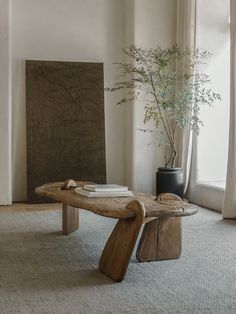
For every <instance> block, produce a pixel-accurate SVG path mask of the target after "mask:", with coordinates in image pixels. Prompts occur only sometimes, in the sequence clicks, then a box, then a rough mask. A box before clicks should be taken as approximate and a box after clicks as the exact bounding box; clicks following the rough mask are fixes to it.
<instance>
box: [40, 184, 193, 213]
mask: <svg viewBox="0 0 236 314" xmlns="http://www.w3.org/2000/svg"><path fill="white" fill-rule="evenodd" d="M83 184H87V182H81V181H77V185H81V186H82V185H83ZM62 185H63V182H55V183H48V184H45V185H43V186H40V187H37V188H36V193H38V194H40V195H42V196H46V197H50V198H52V199H54V200H56V201H57V202H61V203H64V204H68V205H70V206H72V207H77V208H83V209H86V210H89V211H92V212H94V213H96V214H98V215H101V216H105V217H111V218H118V219H120V218H121V219H123V218H124V219H125V218H132V217H134V216H135V213H134V212H133V211H131V210H130V209H129V208H127V204H128V203H129V202H131V201H132V200H138V201H140V202H141V203H143V204H144V206H145V209H146V214H145V217H146V218H148V217H162V216H170V217H172V216H175V217H181V216H189V215H193V214H195V213H197V211H198V207H197V206H195V205H193V204H189V203H183V206H182V205H181V206H179V205H177V206H176V205H173V206H171V204H169V205H168V206H165V205H162V204H158V203H157V202H156V200H155V196H152V195H149V194H143V193H134V195H133V197H115V198H112V197H109V198H88V197H85V196H82V195H79V194H77V193H76V192H75V191H74V190H61V187H62Z"/></svg>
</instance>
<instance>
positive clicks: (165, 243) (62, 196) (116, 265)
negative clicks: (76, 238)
mask: <svg viewBox="0 0 236 314" xmlns="http://www.w3.org/2000/svg"><path fill="white" fill-rule="evenodd" d="M76 183H77V186H83V185H84V184H86V183H87V182H79V181H77V182H76ZM62 186H63V182H56V183H48V184H45V185H42V186H40V187H37V188H36V190H35V191H36V193H37V194H39V195H41V196H46V197H50V198H52V199H54V200H56V201H57V202H60V203H62V204H63V206H62V229H63V230H62V232H63V234H70V233H71V232H73V231H75V230H76V229H78V228H79V209H85V210H89V211H91V212H93V213H95V214H98V215H101V216H104V217H108V218H116V219H118V222H117V223H116V225H115V227H114V229H113V231H112V233H111V235H110V237H109V239H108V241H107V243H106V245H105V247H104V249H103V252H102V255H101V258H100V262H99V269H100V271H101V272H103V273H104V274H106V275H107V276H108V277H110V278H111V279H113V280H115V281H122V280H123V278H124V276H125V273H126V270H127V267H128V264H129V261H130V258H131V255H132V252H133V249H134V246H135V243H136V240H137V238H138V235H139V232H140V229H141V227H142V225H143V224H144V228H143V231H142V235H141V238H140V241H139V245H138V248H137V252H136V257H137V259H138V261H139V262H149V261H159V260H165V259H174V258H178V257H179V256H180V254H181V247H182V227H181V217H183V216H189V215H193V214H195V213H197V211H198V209H197V207H196V206H195V205H192V204H189V203H186V202H179V201H176V200H174V199H172V201H171V196H169V195H168V196H167V199H168V197H169V199H170V202H168V205H166V203H165V204H161V203H159V202H157V201H156V200H155V197H154V196H151V195H148V194H142V193H136V194H134V196H133V197H116V198H87V197H84V196H82V195H79V194H77V193H76V192H75V191H74V189H70V190H62V189H61V188H62Z"/></svg>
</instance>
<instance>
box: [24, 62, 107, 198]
mask: <svg viewBox="0 0 236 314" xmlns="http://www.w3.org/2000/svg"><path fill="white" fill-rule="evenodd" d="M26 113H27V196H28V201H29V202H30V203H38V202H44V203H46V202H47V201H48V199H46V198H42V197H41V196H39V195H36V194H35V193H34V189H35V187H36V186H38V185H41V184H43V183H44V182H50V181H64V180H66V179H68V178H77V179H78V178H80V179H81V180H88V181H92V180H95V181H96V182H97V183H106V160H105V122H104V83H103V64H102V63H93V62H91V63H90V62H68V61H66V62H64V61H58V62H57V61H37V60H27V61H26Z"/></svg>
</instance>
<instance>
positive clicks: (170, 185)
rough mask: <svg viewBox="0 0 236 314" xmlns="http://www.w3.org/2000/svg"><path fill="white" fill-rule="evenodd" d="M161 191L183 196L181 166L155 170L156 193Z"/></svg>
mask: <svg viewBox="0 0 236 314" xmlns="http://www.w3.org/2000/svg"><path fill="white" fill-rule="evenodd" d="M161 193H173V194H176V195H178V196H179V197H181V198H183V196H184V179H183V172H182V169H181V168H165V167H159V168H158V171H157V172H156V195H158V194H161Z"/></svg>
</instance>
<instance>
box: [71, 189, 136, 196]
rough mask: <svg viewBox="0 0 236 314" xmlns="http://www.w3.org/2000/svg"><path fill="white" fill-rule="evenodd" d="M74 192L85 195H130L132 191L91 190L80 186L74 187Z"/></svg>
mask: <svg viewBox="0 0 236 314" xmlns="http://www.w3.org/2000/svg"><path fill="white" fill-rule="evenodd" d="M75 192H76V193H78V194H80V195H83V196H86V197H131V196H133V193H132V192H131V191H121V192H105V191H104V192H92V191H87V190H84V189H82V188H80V187H78V188H76V189H75Z"/></svg>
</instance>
